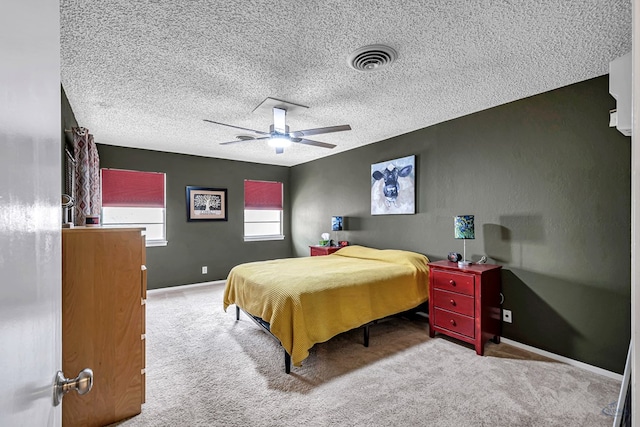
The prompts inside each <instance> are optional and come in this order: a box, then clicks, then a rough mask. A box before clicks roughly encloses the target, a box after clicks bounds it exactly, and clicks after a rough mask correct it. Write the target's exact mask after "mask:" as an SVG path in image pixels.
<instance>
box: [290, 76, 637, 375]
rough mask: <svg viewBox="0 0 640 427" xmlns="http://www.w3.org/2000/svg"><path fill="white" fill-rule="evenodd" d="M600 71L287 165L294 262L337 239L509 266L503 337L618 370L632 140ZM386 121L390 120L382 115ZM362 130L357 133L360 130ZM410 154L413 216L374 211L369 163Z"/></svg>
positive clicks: (625, 320)
mask: <svg viewBox="0 0 640 427" xmlns="http://www.w3.org/2000/svg"><path fill="white" fill-rule="evenodd" d="M614 107H615V101H614V99H613V98H612V97H610V95H609V94H608V76H603V77H599V78H595V79H592V80H588V81H585V82H581V83H578V84H575V85H571V86H568V87H564V88H561V89H558V90H554V91H551V92H547V93H544V94H540V95H537V96H534V97H531V98H527V99H523V100H519V101H516V102H512V103H509V104H505V105H502V106H499V107H496V108H492V109H489V110H485V111H481V112H478V113H475V114H472V115H469V116H465V117H462V118H458V119H455V120H451V121H448V122H445V123H441V124H438V125H435V126H431V127H428V128H425V129H421V130H418V131H415V132H412V133H409V134H405V135H402V136H398V137H395V138H391V139H389V140H386V141H382V142H378V143H375V144H371V145H367V146H364V147H362V148H359V149H356V150H352V151H348V152H344V153H340V154H337V155H334V156H330V157H326V158H324V159H320V160H317V161H313V162H310V163H306V164H302V165H298V166H295V167H293V168H292V173H291V188H290V195H291V200H292V218H293V221H292V225H291V227H292V235H293V237H294V241H293V243H294V248H293V249H294V254H295V255H298V256H299V255H305V254H307V253H308V247H307V245H308V244H310V243H314V242H316V241H317V240H319V236H320V234H321V233H322V232H325V231H329V229H330V228H329V225H330V217H331V216H332V215H344V216H345V217H346V227H347V231H344V232H342V233H341V238H342V239H347V240H350V241H351V242H352V243H355V244H363V245H367V246H372V247H377V248H400V249H409V250H414V251H417V252H421V253H425V254H426V255H427V256H429V258H430V259H431V260H438V259H443V258H445V257H446V254H447V253H449V252H451V251H456V252H462V242H461V241H460V240H455V239H454V238H453V216H454V215H458V214H473V215H475V223H476V239H475V240H470V241H468V242H467V258H469V257H470V255H471V258H472V259H474V260H477V259H479V257H480V256H482V255H487V256H488V257H489V258H490V261H492V262H494V263H498V264H501V265H503V266H504V271H503V274H502V279H503V293H504V296H505V301H504V305H503V307H504V308H506V309H510V310H512V312H513V323H512V324H505V326H504V331H503V332H504V336H505V337H507V338H511V339H513V340H516V341H519V342H522V343H525V344H529V345H532V346H534V347H537V348H541V349H544V350H547V351H550V352H553V353H556V354H560V355H564V356H566V357H569V358H572V359H576V360H580V361H583V362H585V363H589V364H592V365H595V366H599V367H602V368H604V369H608V370H611V371H615V372H618V373H622V372H623V369H624V363H625V359H626V354H627V349H628V345H629V338H630V309H631V306H630V304H631V303H630V271H631V266H630V245H631V243H630V242H631V238H630V235H631V228H630V227H631V226H630V224H631V219H630V210H631V183H630V182H631V181H630V180H631V173H630V164H631V161H630V158H631V157H630V156H631V149H630V139H629V138H627V137H624V136H623V135H621V134H620V133H619V132H618V131H616V130H615V129H611V128H609V127H608V119H609V114H608V112H609V109H611V108H614ZM380 119H381V120H383V119H384V117H381V118H380ZM355 131H356V132H357V129H355ZM412 154H415V155H416V193H417V195H416V199H417V200H416V214H415V215H385V216H372V215H371V214H370V191H371V190H370V186H371V181H370V173H371V165H372V164H374V163H378V162H381V161H385V160H390V159H394V158H399V157H404V156H408V155H412Z"/></svg>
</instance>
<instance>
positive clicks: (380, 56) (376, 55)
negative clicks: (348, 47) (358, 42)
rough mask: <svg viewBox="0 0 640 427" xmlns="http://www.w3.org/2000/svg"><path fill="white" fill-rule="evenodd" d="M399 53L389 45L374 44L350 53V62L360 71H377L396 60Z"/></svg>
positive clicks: (351, 65)
mask: <svg viewBox="0 0 640 427" xmlns="http://www.w3.org/2000/svg"><path fill="white" fill-rule="evenodd" d="M397 57H398V54H397V53H396V51H395V50H393V49H392V48H390V47H389V46H384V45H381V44H373V45H370V46H364V47H361V48H360V49H357V50H355V51H354V52H352V53H351V55H349V58H348V63H349V66H350V67H351V68H353V69H354V70H358V71H377V70H379V69H381V68H384V67H386V66H387V65H390V64H391V63H393V61H395V60H396V58H397Z"/></svg>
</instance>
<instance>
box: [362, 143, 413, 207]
mask: <svg viewBox="0 0 640 427" xmlns="http://www.w3.org/2000/svg"><path fill="white" fill-rule="evenodd" d="M370 177H371V215H394V214H396V215H397V214H414V213H416V188H415V187H416V156H407V157H402V158H399V159H394V160H388V161H386V162H381V163H376V164H373V165H371V175H370Z"/></svg>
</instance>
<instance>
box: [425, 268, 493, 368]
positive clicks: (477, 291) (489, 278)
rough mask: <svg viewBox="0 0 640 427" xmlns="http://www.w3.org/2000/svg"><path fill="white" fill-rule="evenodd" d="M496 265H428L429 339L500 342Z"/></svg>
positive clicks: (478, 350)
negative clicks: (437, 334) (442, 335)
mask: <svg viewBox="0 0 640 427" xmlns="http://www.w3.org/2000/svg"><path fill="white" fill-rule="evenodd" d="M501 268H502V267H501V266H499V265H493V264H472V265H470V266H468V267H465V268H458V263H455V262H450V261H437V262H432V263H429V336H430V337H432V338H433V337H434V336H435V334H436V332H440V333H443V334H445V335H448V336H450V337H453V338H457V339H459V340H462V341H465V342H468V343H471V344H474V346H475V349H476V353H477V354H479V355H481V356H482V354H484V345H485V343H486V342H487V340H489V339H492V340H493V341H494V342H496V343H499V342H500V333H501V328H502V323H501V317H500V314H501V309H500V269H501Z"/></svg>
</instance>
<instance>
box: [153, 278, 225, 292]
mask: <svg viewBox="0 0 640 427" xmlns="http://www.w3.org/2000/svg"><path fill="white" fill-rule="evenodd" d="M226 282H227V281H226V280H214V281H213V282H202V283H192V284H189V285H178V286H169V287H167V288H158V289H149V290H147V295H161V294H165V293H171V292H182V291H186V290H189V289H194V288H202V287H204V286H214V285H224V284H225V283H226Z"/></svg>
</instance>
